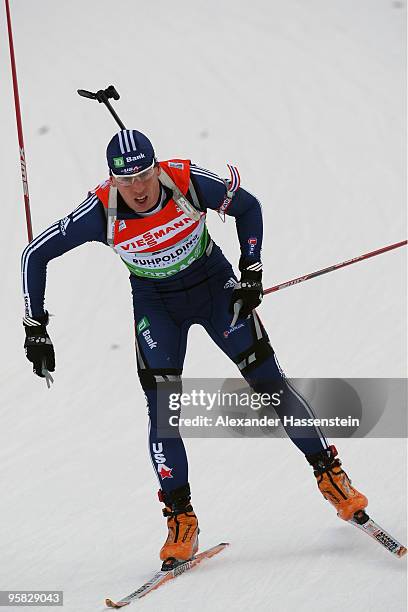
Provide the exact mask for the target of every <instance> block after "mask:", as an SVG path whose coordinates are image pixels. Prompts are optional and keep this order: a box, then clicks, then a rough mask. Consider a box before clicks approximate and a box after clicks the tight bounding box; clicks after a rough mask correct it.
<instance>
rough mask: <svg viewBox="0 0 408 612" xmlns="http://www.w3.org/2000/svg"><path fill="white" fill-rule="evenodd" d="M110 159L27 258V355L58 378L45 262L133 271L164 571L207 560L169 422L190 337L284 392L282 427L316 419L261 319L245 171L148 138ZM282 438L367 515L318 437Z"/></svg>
mask: <svg viewBox="0 0 408 612" xmlns="http://www.w3.org/2000/svg"><path fill="white" fill-rule="evenodd" d="M106 154H107V162H108V167H109V175H110V176H109V178H108V179H107V180H106V181H105V182H103V183H101V184H100V185H99V186H98V187H97V188H96V189H94V190H93V191H91V192H90V193H89V194H88V197H87V198H86V199H85V200H84V202H83V203H82V204H80V205H79V206H78V207H77V208H76V209H75V210H74V211H73V212H71V213H70V214H69V215H67V216H66V217H65V218H63V219H61V220H60V221H57V222H55V223H54V224H52V225H51V226H50V227H49V228H48V229H46V230H45V231H44V232H42V234H40V235H39V236H38V237H37V238H35V239H34V240H33V241H32V242H31V243H30V244H29V245H28V246H27V247H26V248H25V250H24V252H23V255H22V278H23V294H24V302H25V316H24V320H23V323H24V328H25V333H26V339H25V344H24V346H25V350H26V355H27V358H28V359H29V361H31V362H32V363H33V370H34V372H35V373H36V374H37V375H38V376H40V377H43V376H45V375H47V372H53V371H54V369H55V355H54V347H53V344H52V342H51V339H50V337H49V335H48V332H47V324H48V313H47V311H46V310H45V309H44V293H45V284H46V267H47V264H48V262H49V261H50V260H51V259H53V258H55V257H59V256H60V255H63V254H64V253H66V252H67V251H69V250H71V249H74V248H75V247H77V246H79V245H81V244H84V243H86V242H90V241H97V242H101V243H102V244H105V245H109V246H110V247H112V248H113V249H115V251H116V252H117V253H118V254H119V255H120V257H121V259H122V261H123V263H124V264H125V265H126V266H127V268H128V270H129V272H130V284H131V289H132V294H133V309H134V320H135V337H136V354H137V367H138V374H139V378H140V382H141V385H142V387H143V389H144V392H145V395H146V398H147V403H148V410H149V417H150V419H149V420H150V423H149V430H150V431H149V448H150V453H151V458H152V463H153V465H154V468H155V471H156V474H157V477H158V480H159V483H160V491H159V498H160V500H161V501H162V502H163V503H164V505H165V507H164V510H163V514H164V516H165V517H167V527H168V535H167V539H166V542H165V544H164V545H163V547H162V548H161V551H160V558H161V559H162V560H163V562H164V565H165V564H166V563H172V562H173V560H186V559H189V558H191V557H192V556H193V555H194V554H195V552H196V551H197V549H198V532H199V529H198V521H197V516H196V514H195V512H194V510H193V507H192V504H191V494H190V485H189V481H188V480H189V479H188V463H187V456H186V451H185V448H184V444H183V441H182V439H181V437H180V435H179V432H178V429H177V428H176V434H175V428H174V419H173V420H172V422H173V425H172V426H171V433H170V426H169V424H168V422H167V423H166V418H167V417H168V411H167V410H166V403H167V409H168V396H169V394H170V393H174V392H180V391H181V375H182V370H183V362H184V357H185V352H186V342H187V334H188V330H189V327H190V326H191V325H192V324H193V323H199V324H201V325H202V326H203V327H204V328H205V329H206V331H207V332H208V334H209V335H210V336H211V338H212V339H213V340H214V342H215V343H216V344H217V345H218V346H219V348H220V349H221V350H222V351H223V352H224V353H225V354H226V355H227V356H228V357H229V358H230V359H232V361H233V362H234V363H235V364H236V366H237V368H238V370H239V371H240V372H241V374H242V376H243V377H244V378H245V379H246V381H247V382H248V384H249V386H250V387H251V388H252V389H253V390H254V391H256V392H260V393H270V394H272V393H274V391H276V389H277V388H280V389H284V395H283V401H281V403H280V405H279V406H277V407H276V408H275V410H276V412H277V414H278V416H279V417H280V419H281V420H282V422H283V420H284V416H285V415H292V416H294V417H295V418H300V419H302V418H311V417H312V418H314V414H313V411H312V409H311V407H310V406H309V405H308V404H307V402H306V401H305V400H304V399H303V398H302V397H301V396H300V395H299V393H298V392H297V391H296V390H295V389H294V388H293V387H292V386H291V384H290V382H289V381H288V380H287V379H286V378H285V376H284V374H283V373H282V371H281V369H280V368H279V365H278V362H277V360H276V358H275V354H274V351H273V348H272V346H271V344H270V342H269V338H268V335H267V333H266V331H265V329H264V327H263V325H262V323H261V321H260V320H259V317H258V315H257V313H256V310H255V308H256V307H257V306H258V305H259V304H260V302H261V300H262V263H261V247H262V232H263V227H262V213H261V207H260V204H259V202H258V200H257V199H256V198H255V197H254V196H253V195H251V194H250V193H249V192H248V191H246V190H245V189H243V188H242V187H241V186H240V183H239V174H238V172H237V170H236V169H235V168H234V167H232V166H230V167H229V169H230V174H231V176H230V178H229V179H228V180H223V179H221V178H220V177H219V176H217V175H216V174H214V173H213V172H210V171H208V170H205V169H203V168H201V167H199V166H196V165H194V164H192V163H190V161H189V160H184V159H172V160H167V161H160V162H158V161H157V159H156V156H155V152H154V149H153V146H152V144H151V142H150V141H149V139H148V138H147V137H146V136H145V135H143V134H142V133H140V132H138V131H136V130H121V131H120V132H118V133H117V134H115V136H114V137H113V138H112V140H111V141H110V142H109V145H108V147H107V153H106ZM209 209H211V210H214V211H217V212H218V213H219V214H220V215H229V216H232V217H234V218H235V221H236V228H237V234H238V239H239V243H240V249H241V256H240V261H239V271H240V278H239V280H238V279H237V278H236V276H235V274H234V271H233V269H232V267H231V264H230V263H229V261H227V259H226V258H225V257H224V255H223V254H222V252H221V250H220V248H219V247H218V246H217V245H216V244H215V243H214V241H213V240H212V238H211V237H210V235H209V233H208V230H207V227H206V213H207V210H209ZM232 319H234V321H232ZM231 323H233V325H231ZM226 331H227V333H225V332H226ZM176 414H178V415H179V412H178V413H176ZM164 415H165V416H164ZM172 415H174V412H172ZM285 429H286V432H287V434H288V436H289V437H290V438H291V439H292V441H293V442H294V444H295V445H296V446H297V447H298V448H299V450H300V451H301V452H302V453H303V454H304V455H305V457H306V460H307V461H308V462H309V464H310V465H311V466H312V467H313V470H314V475H315V477H316V479H317V484H318V487H319V489H320V491H321V492H322V494H323V496H324V497H325V498H326V499H327V500H328V501H329V502H330V503H331V504H333V506H334V507H335V508H336V510H337V513H338V516H339V517H340V518H342V519H344V520H349V519H351V518H352V517H353V515H354V513H355V512H357V511H358V510H362V509H364V508H365V507H366V506H367V503H368V502H367V498H366V497H365V496H364V495H363V494H361V493H359V492H358V491H357V490H356V489H355V488H354V487H352V486H351V483H350V479H349V477H348V476H347V474H346V473H345V472H344V471H343V469H342V468H341V462H340V460H339V459H338V457H337V451H336V449H335V447H334V446H329V445H328V443H327V441H326V439H325V437H324V435H323V434H322V432H321V431H320V430H319V429H318V428H316V427H313V426H312V427H306V428H305V427H302V428H301V431H300V430H299V428H297V427H295V426H292V427H291V426H288V427H286V428H285Z"/></svg>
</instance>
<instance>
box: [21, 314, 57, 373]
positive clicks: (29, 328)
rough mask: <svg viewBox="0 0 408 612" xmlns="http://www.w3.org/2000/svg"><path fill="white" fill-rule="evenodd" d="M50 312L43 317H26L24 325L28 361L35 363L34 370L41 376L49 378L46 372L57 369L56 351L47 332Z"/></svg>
mask: <svg viewBox="0 0 408 612" xmlns="http://www.w3.org/2000/svg"><path fill="white" fill-rule="evenodd" d="M47 324H48V312H46V313H45V315H44V316H42V317H37V318H36V319H33V318H31V317H24V319H23V325H24V329H25V333H26V339H25V342H24V348H25V352H26V357H27V359H28V361H31V363H32V364H33V371H34V372H35V374H37V376H41V378H47V375H46V372H47V371H48V372H54V370H55V353H54V347H53V344H52V342H51V339H50V337H49V335H48V333H47V330H46V325H47Z"/></svg>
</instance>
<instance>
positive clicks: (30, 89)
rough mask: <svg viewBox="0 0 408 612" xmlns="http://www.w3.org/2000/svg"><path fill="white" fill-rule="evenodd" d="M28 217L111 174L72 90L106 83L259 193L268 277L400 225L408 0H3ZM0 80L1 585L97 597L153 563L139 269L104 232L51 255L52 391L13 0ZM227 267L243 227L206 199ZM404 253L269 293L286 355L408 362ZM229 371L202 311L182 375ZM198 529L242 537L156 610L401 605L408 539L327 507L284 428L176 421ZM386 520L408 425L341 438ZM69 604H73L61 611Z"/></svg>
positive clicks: (330, 258) (367, 370)
mask: <svg viewBox="0 0 408 612" xmlns="http://www.w3.org/2000/svg"><path fill="white" fill-rule="evenodd" d="M11 8H12V16H13V27H14V38H15V40H14V42H15V48H16V57H17V68H18V75H19V85H20V95H21V104H22V113H23V124H24V130H25V132H24V133H25V143H26V155H27V162H28V179H29V188H30V196H31V204H32V208H33V225H34V233H39V232H40V231H41V230H42V229H44V228H45V227H47V226H48V225H49V224H50V223H51V222H53V221H54V220H56V219H58V218H61V217H63V216H65V214H66V213H68V212H69V211H71V210H72V209H73V208H74V207H75V206H76V205H77V204H79V203H80V202H81V201H82V199H83V198H84V197H85V195H86V193H87V191H88V190H89V189H90V188H93V187H94V186H95V185H96V184H97V183H99V182H100V181H101V180H102V179H104V178H105V176H106V167H105V147H106V143H107V142H108V141H109V139H110V138H111V136H112V134H113V133H114V132H115V131H116V126H115V123H114V121H113V119H112V118H111V117H110V116H109V115H108V113H107V111H106V110H105V109H104V108H103V106H102V105H98V104H97V103H95V102H91V101H88V100H84V99H82V98H80V97H79V96H78V95H77V94H76V90H77V89H78V88H85V89H90V90H93V91H96V90H97V89H99V88H103V87H106V86H107V85H109V84H111V83H113V84H114V85H115V86H116V87H117V89H118V91H119V92H120V94H121V99H120V101H119V102H117V103H115V107H116V109H117V111H118V113H119V115H120V116H121V117H122V119H123V121H124V122H125V123H126V124H127V125H128V126H129V127H132V128H136V129H140V130H142V131H145V132H146V133H147V134H148V135H149V136H150V137H151V139H152V140H153V142H154V143H155V146H156V150H157V153H158V155H159V157H160V158H161V159H167V158H169V157H188V158H191V159H192V160H193V161H195V162H196V163H199V164H200V165H202V166H205V167H208V168H210V169H211V170H214V171H217V172H219V173H220V174H221V175H225V173H226V166H225V164H226V162H230V163H235V164H237V165H238V167H239V169H240V172H241V177H242V182H243V185H244V186H246V187H247V188H248V189H249V190H250V191H252V192H254V193H256V194H257V196H258V197H259V198H260V199H261V201H262V203H263V211H264V221H265V228H266V230H265V243H264V250H263V259H264V269H265V274H264V278H265V287H268V286H270V285H272V284H275V283H277V282H283V281H284V280H287V279H289V278H293V277H295V276H298V275H301V274H304V273H307V272H310V271H312V270H315V269H317V268H321V267H324V266H327V265H330V264H332V263H335V262H338V261H343V260H345V259H348V258H350V257H354V256H356V255H359V254H361V253H364V252H366V251H370V250H373V249H376V248H379V247H381V246H384V245H386V244H390V243H393V242H397V241H399V240H403V239H404V238H406V225H405V222H406V220H405V217H404V215H405V201H406V190H405V178H404V176H405V164H406V158H405V142H404V141H405V133H406V126H405V53H404V48H405V22H406V16H405V10H406V7H405V2H397V1H392V0H332V1H331V2H327V0H308V1H307V2H306V1H304V0H255V1H254V2H252V3H250V4H248V3H247V2H243V1H242V0H235V1H234V2H232V0H225V1H223V2H215V0H208V1H207V2H205V3H198V2H188V1H187V0H178V1H177V2H172V3H169V2H165V1H164V0H156V1H155V2H152V3H146V2H144V3H139V2H134V1H133V2H131V1H130V0H122V1H121V2H120V3H116V4H115V3H112V2H108V1H107V0H98V1H97V0H88V1H87V2H80V1H79V0H71V2H55V1H51V0H36V2H25V1H23V0H12V1H11ZM0 75H1V83H2V92H3V95H2V106H1V116H2V119H1V129H2V138H1V140H0V159H1V167H2V203H1V207H2V220H3V229H2V236H3V239H2V240H1V243H0V249H1V259H2V269H1V270H2V271H1V276H2V292H1V314H2V367H1V371H0V377H1V400H0V401H1V431H2V444H1V445H0V481H1V491H2V495H1V501H0V515H1V520H0V542H1V550H2V552H1V566H2V570H1V579H0V589H8V590H10V589H25V590H28V589H37V590H38V589H63V590H64V592H65V607H64V609H65V610H66V611H67V612H68V611H69V612H82V611H84V612H85V611H87V612H90V611H91V610H95V611H97V610H102V609H103V599H104V597H105V596H107V595H110V596H112V597H120V596H122V595H124V594H126V593H127V592H129V591H131V590H133V589H134V588H136V587H138V586H139V585H140V583H142V582H143V581H144V580H146V579H147V578H148V577H149V575H150V574H151V572H152V571H153V570H155V569H156V567H157V565H158V550H159V548H160V546H161V544H162V542H163V540H164V536H165V525H164V520H163V518H162V516H161V505H160V504H159V503H158V501H157V498H156V490H157V482H156V479H155V476H154V474H153V471H152V468H151V465H150V459H149V457H148V452H147V443H146V426H147V417H146V408H145V402H144V398H143V394H142V392H141V388H140V386H139V383H138V380H137V376H136V371H135V358H134V352H133V322H132V312H131V299H130V291H129V285H128V278H127V273H126V269H125V267H124V266H123V264H121V263H120V262H119V260H118V259H117V257H116V256H115V255H114V254H113V253H112V252H111V251H110V250H109V249H108V248H104V247H103V246H101V245H86V246H84V247H82V248H81V249H78V250H77V251H73V252H71V253H69V254H67V255H66V256H65V257H63V258H62V259H60V260H54V261H53V262H52V263H51V264H50V265H49V271H48V289H47V302H46V303H47V307H48V309H49V310H50V312H51V313H53V314H54V315H55V317H54V318H53V319H52V321H51V324H50V327H49V332H50V335H51V337H52V339H53V341H54V344H55V348H56V356H57V371H56V373H55V385H54V387H53V389H52V390H51V391H48V390H47V389H46V386H45V383H44V382H43V381H41V380H40V379H38V378H36V377H34V375H33V374H32V372H31V370H30V365H29V364H28V363H27V362H26V360H25V357H24V352H23V349H22V344H23V338H24V334H23V330H22V326H21V316H22V312H23V305H22V299H21V293H20V277H19V259H20V253H21V250H22V249H23V247H24V246H25V243H26V230H25V220H24V211H23V203H22V189H21V179H20V169H19V163H18V147H17V139H16V128H15V119H14V105H13V99H12V86H11V77H10V67H9V55H8V47H7V36H6V26H5V13H4V10H3V9H2V12H1V13H0ZM209 227H210V231H211V233H212V235H213V237H214V238H215V240H216V241H217V242H218V243H219V244H221V245H222V248H223V250H224V252H225V254H226V255H227V256H228V257H230V258H231V260H232V261H233V262H234V264H236V263H237V260H238V248H237V240H236V236H235V228H234V223H233V221H232V220H230V221H229V222H228V223H226V224H225V225H224V224H222V223H221V222H220V221H219V219H218V216H217V215H212V217H211V218H210V219H209ZM405 292H406V251H405V249H398V250H396V251H393V252H390V253H387V254H385V255H382V256H380V257H377V258H374V259H372V260H369V261H366V262H364V263H359V264H356V265H355V266H352V267H350V268H347V269H345V270H340V271H338V272H336V273H333V274H329V275H327V276H323V277H321V278H318V279H315V280H312V281H310V282H307V283H305V284H302V285H300V286H298V287H292V288H290V289H287V290H284V291H282V292H279V293H278V294H275V295H271V296H268V297H267V298H265V300H264V303H263V304H262V306H261V308H260V309H259V311H260V314H261V317H262V319H263V321H264V323H265V325H266V327H267V329H268V331H269V333H270V337H271V339H272V343H273V345H274V348H275V350H276V353H277V355H278V358H279V361H280V363H281V365H282V367H283V368H284V370H285V371H286V372H287V373H288V375H290V376H293V377H372V378H376V377H399V376H405V375H406V368H407V362H406V359H407V357H406V299H405ZM221 372H222V375H223V376H236V371H235V367H234V366H233V364H232V363H229V362H228V361H227V360H226V358H225V357H224V356H223V355H222V354H221V353H220V352H219V351H218V349H217V348H216V347H215V346H213V345H212V344H211V341H210V340H209V338H207V337H206V335H205V333H204V331H203V330H202V329H200V328H199V327H197V326H195V327H194V328H193V329H192V330H191V333H190V337H189V346H188V354H187V360H186V365H185V375H186V376H191V377H193V376H194V377H200V376H206V377H210V376H219V375H220V373H221ZM187 447H188V451H189V456H190V482H191V486H192V492H193V503H194V507H195V509H196V511H197V513H198V516H199V519H200V524H201V530H202V536H201V543H202V547H207V546H210V545H213V544H215V543H217V542H219V541H223V540H224V541H230V542H231V543H232V546H231V547H230V549H229V550H228V551H226V552H224V553H222V555H220V556H219V557H218V558H215V559H213V560H212V561H210V562H208V564H207V565H206V566H204V565H203V566H202V567H201V568H200V569H199V570H197V571H193V572H191V573H189V574H186V575H185V576H183V577H181V578H180V579H178V580H177V581H176V582H174V583H172V584H170V585H168V586H166V587H164V588H163V589H162V590H160V591H157V592H156V593H153V594H151V595H149V596H148V598H146V599H145V600H142V601H140V602H139V603H137V604H134V605H135V606H139V608H140V609H143V610H146V611H147V610H149V611H150V610H157V609H164V608H165V609H166V610H167V611H173V610H179V609H189V610H198V611H209V610H211V611H221V610H226V609H228V610H236V611H240V610H256V611H267V610H272V609H274V610H285V611H294V610H296V611H297V612H300V611H307V612H309V611H311V610H316V609H323V608H327V607H329V608H330V610H332V611H333V612H334V611H336V612H337V611H343V610H344V609H353V610H359V611H360V610H361V611H363V610H364V611H368V610H370V611H383V610H384V609H387V610H390V611H402V610H405V607H406V603H405V599H404V592H405V586H406V561H398V560H395V559H393V558H392V556H391V555H390V554H389V553H387V552H386V551H383V550H382V549H381V548H380V547H379V546H378V545H376V544H375V543H374V542H373V541H372V540H370V539H369V538H368V537H365V536H364V535H363V534H361V533H360V532H359V531H357V530H355V529H353V528H351V527H349V526H348V525H346V524H344V523H342V522H341V521H340V520H339V519H337V518H336V515H335V512H334V510H333V509H332V508H331V507H330V506H329V504H328V503H327V502H325V501H324V500H323V498H322V497H321V495H320V493H319V492H318V491H317V488H316V484H315V481H314V478H313V475H312V473H311V471H310V469H309V467H308V466H307V465H306V463H305V461H304V459H303V457H302V456H301V455H300V454H299V453H298V452H297V451H296V449H295V447H294V446H293V445H292V444H291V442H290V441H288V440H187ZM338 448H339V451H340V456H341V457H342V459H343V463H344V467H345V468H346V470H347V471H349V473H350V475H351V477H352V479H353V483H354V484H355V485H356V486H357V487H359V488H360V489H361V490H362V491H363V492H364V493H366V494H367V496H368V498H369V501H370V504H369V510H370V512H371V513H372V515H373V517H374V518H376V519H377V520H378V521H379V522H380V523H382V524H383V525H384V527H385V528H387V529H388V530H389V531H390V532H391V533H394V534H395V535H396V536H397V537H399V538H400V539H401V540H403V541H406V537H407V534H406V467H405V466H406V442H405V441H404V440H378V439H371V440H369V439H364V440H342V441H339V442H338ZM55 609H56V610H58V609H60V608H55Z"/></svg>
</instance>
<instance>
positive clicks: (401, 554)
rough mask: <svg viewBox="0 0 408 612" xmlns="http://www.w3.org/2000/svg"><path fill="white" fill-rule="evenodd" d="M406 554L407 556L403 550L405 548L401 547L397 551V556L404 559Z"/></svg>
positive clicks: (405, 550)
mask: <svg viewBox="0 0 408 612" xmlns="http://www.w3.org/2000/svg"><path fill="white" fill-rule="evenodd" d="M406 554H407V549H406V548H405V546H401V548H400V549H399V551H398V556H399V557H405V555H406Z"/></svg>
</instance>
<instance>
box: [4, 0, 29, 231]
mask: <svg viewBox="0 0 408 612" xmlns="http://www.w3.org/2000/svg"><path fill="white" fill-rule="evenodd" d="M5 4H6V15H7V30H8V39H9V47H10V60H11V73H12V77H13V90H14V106H15V109H16V121H17V133H18V145H19V149H20V165H21V178H22V181H23V192H24V207H25V215H26V222H27V234H28V242H31V241H32V239H33V228H32V224H31V210H30V196H29V194H28V179H27V165H26V159H25V150H24V138H23V124H22V122H21V111H20V98H19V95H18V83H17V71H16V59H15V56H14V44H13V31H12V28H11V16H10V6H9V0H5Z"/></svg>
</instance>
